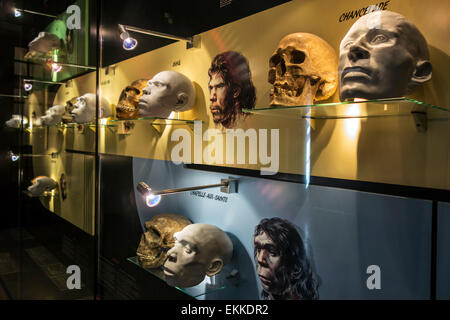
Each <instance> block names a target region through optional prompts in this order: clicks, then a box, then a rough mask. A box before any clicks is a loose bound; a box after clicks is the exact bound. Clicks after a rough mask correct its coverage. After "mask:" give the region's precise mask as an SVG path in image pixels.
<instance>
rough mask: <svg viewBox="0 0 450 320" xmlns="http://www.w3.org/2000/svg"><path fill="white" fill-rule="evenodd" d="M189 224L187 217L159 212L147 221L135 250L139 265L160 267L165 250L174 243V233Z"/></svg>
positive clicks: (164, 258)
mask: <svg viewBox="0 0 450 320" xmlns="http://www.w3.org/2000/svg"><path fill="white" fill-rule="evenodd" d="M189 224H191V221H189V219H187V218H185V217H183V216H182V215H179V214H173V213H167V214H159V215H156V216H154V217H152V218H151V219H150V220H149V221H147V222H146V223H145V230H146V232H145V233H144V234H143V235H142V237H141V241H140V243H139V248H138V249H137V252H136V254H137V256H138V258H139V262H140V263H141V265H142V266H143V267H144V268H159V267H161V266H162V265H163V264H164V261H165V260H166V258H167V251H169V249H171V248H172V247H173V246H174V245H175V240H174V238H173V235H174V233H176V232H179V231H181V230H183V228H184V227H185V226H187V225H189Z"/></svg>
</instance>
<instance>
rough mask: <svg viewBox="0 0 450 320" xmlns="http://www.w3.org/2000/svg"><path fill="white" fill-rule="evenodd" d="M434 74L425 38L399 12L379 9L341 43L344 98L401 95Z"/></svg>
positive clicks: (354, 26)
mask: <svg viewBox="0 0 450 320" xmlns="http://www.w3.org/2000/svg"><path fill="white" fill-rule="evenodd" d="M431 73H432V67H431V63H430V61H429V53H428V48H427V43H426V41H425V38H424V37H423V35H422V34H421V33H420V31H419V30H418V29H417V27H416V26H415V25H414V24H412V23H411V22H410V21H408V20H407V19H406V18H405V17H404V16H402V15H400V14H398V13H395V12H391V11H375V12H372V13H369V14H367V15H365V16H363V17H361V18H359V19H358V20H357V21H356V22H355V23H354V24H353V26H352V27H351V28H350V30H349V31H348V33H347V34H346V35H345V37H344V39H343V40H342V42H341V45H340V53H339V80H340V86H339V94H340V98H341V100H342V101H344V100H346V99H353V98H364V99H382V98H393V97H401V96H404V95H405V94H408V93H409V92H410V91H411V90H412V89H413V88H414V87H415V86H417V85H419V84H422V83H424V82H425V81H428V80H429V79H431Z"/></svg>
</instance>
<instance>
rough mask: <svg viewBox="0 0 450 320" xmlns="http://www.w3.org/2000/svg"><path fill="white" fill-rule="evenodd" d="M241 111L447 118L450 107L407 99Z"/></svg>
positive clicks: (301, 115) (307, 115)
mask: <svg viewBox="0 0 450 320" xmlns="http://www.w3.org/2000/svg"><path fill="white" fill-rule="evenodd" d="M243 112H245V113H252V114H258V115H266V116H278V117H286V118H291V119H292V118H293V117H294V118H297V119H351V118H371V117H387V116H406V115H411V114H414V113H419V114H425V113H426V116H427V118H428V119H450V108H446V107H440V106H435V105H432V104H427V103H424V102H421V101H417V100H414V99H409V98H404V97H401V98H391V99H379V100H364V101H357V102H355V101H346V102H335V103H323V104H313V105H303V106H274V107H269V108H256V109H243Z"/></svg>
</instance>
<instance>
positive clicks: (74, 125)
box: [57, 122, 117, 128]
mask: <svg viewBox="0 0 450 320" xmlns="http://www.w3.org/2000/svg"><path fill="white" fill-rule="evenodd" d="M57 126H59V127H61V128H78V127H79V126H83V127H88V128H95V127H96V125H95V122H86V123H76V122H71V123H64V124H60V125H57ZM98 127H99V128H114V127H117V125H115V124H110V123H99V124H98Z"/></svg>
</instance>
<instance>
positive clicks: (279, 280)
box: [253, 217, 318, 300]
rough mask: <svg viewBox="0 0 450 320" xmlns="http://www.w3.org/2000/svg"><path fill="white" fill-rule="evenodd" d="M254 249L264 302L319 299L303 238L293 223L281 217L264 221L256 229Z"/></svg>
mask: <svg viewBox="0 0 450 320" xmlns="http://www.w3.org/2000/svg"><path fill="white" fill-rule="evenodd" d="M253 246H254V257H255V262H256V271H257V273H258V277H259V280H260V282H261V286H262V289H263V290H262V293H261V295H262V297H263V298H264V299H269V300H311V299H317V298H318V291H317V281H316V277H315V274H314V272H313V270H312V267H311V263H310V261H309V257H308V255H307V254H306V249H305V245H304V242H303V239H302V237H301V236H300V234H299V232H298V231H297V229H296V228H295V226H294V225H293V224H292V223H290V222H289V221H288V220H285V219H281V218H278V217H274V218H270V219H268V218H265V219H262V220H261V221H260V223H259V224H258V225H257V226H256V228H255V232H254V234H253Z"/></svg>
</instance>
